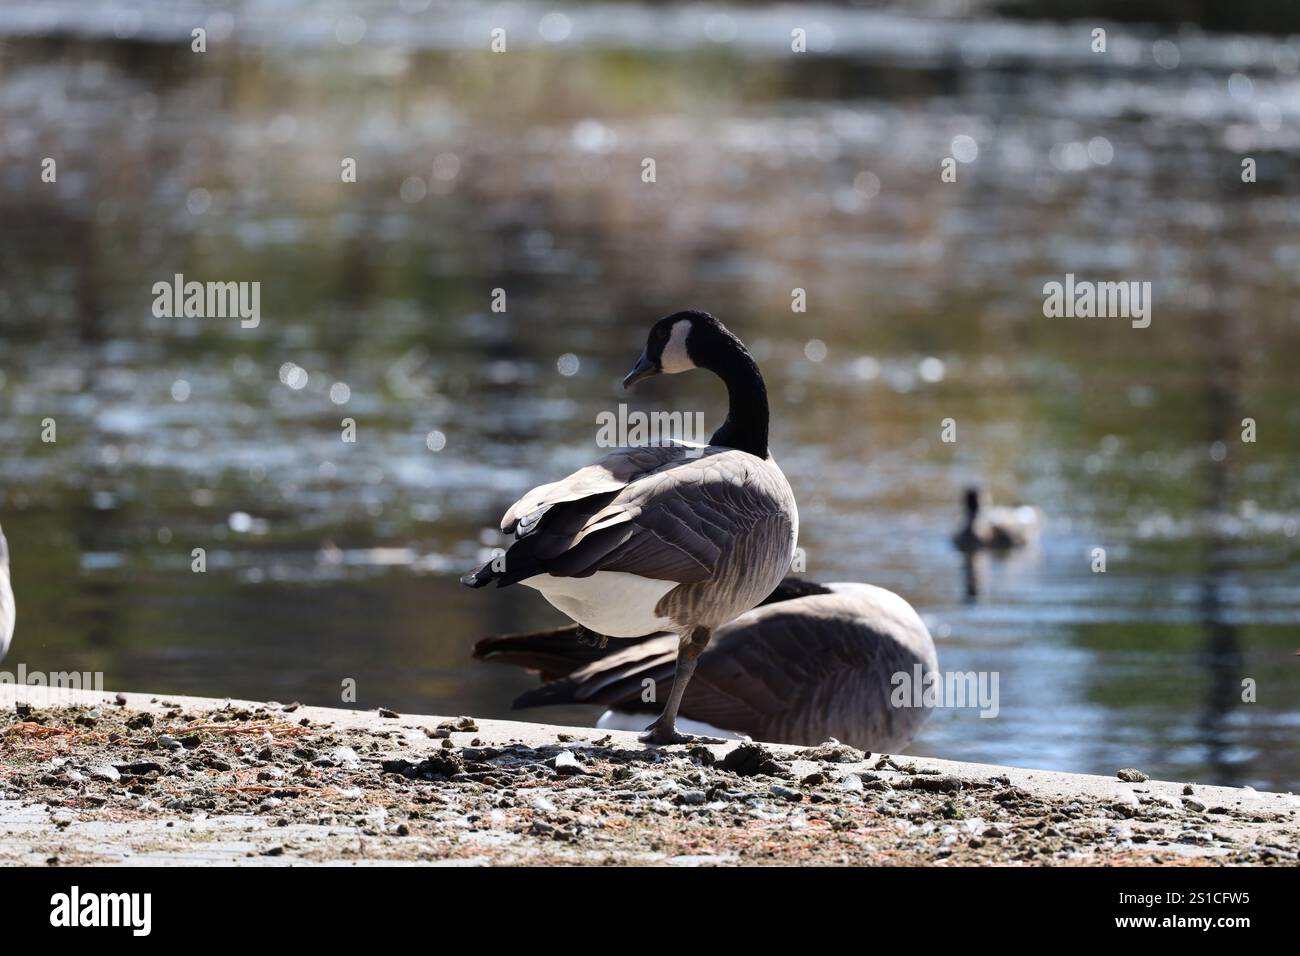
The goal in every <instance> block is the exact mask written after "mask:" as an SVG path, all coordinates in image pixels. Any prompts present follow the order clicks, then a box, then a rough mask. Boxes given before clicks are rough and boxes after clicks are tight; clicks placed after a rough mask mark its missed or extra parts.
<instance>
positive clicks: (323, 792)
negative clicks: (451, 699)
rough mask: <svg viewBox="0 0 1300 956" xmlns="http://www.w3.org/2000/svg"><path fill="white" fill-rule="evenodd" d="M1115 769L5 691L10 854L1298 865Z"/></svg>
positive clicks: (1273, 835) (1, 752) (1242, 825)
mask: <svg viewBox="0 0 1300 956" xmlns="http://www.w3.org/2000/svg"><path fill="white" fill-rule="evenodd" d="M1117 769H1119V768H1117ZM1125 776H1128V777H1132V778H1134V779H1132V780H1127V781H1126V780H1121V779H1119V778H1118V777H1116V778H1114V779H1108V778H1103V777H1096V776H1084V775H1076V774H1062V773H1054V772H1049V771H1034V770H1029V771H1026V770H1017V769H1013V768H1005V767H993V766H986V765H976V764H962V763H954V762H951V761H941V760H929V759H921V758H912V757H891V756H887V755H882V754H870V755H866V754H863V753H861V752H860V751H855V750H852V749H850V748H846V747H839V746H829V745H828V746H822V747H819V748H815V749H806V750H804V749H800V748H795V747H779V746H770V745H762V746H756V745H744V744H739V745H738V744H730V745H727V746H716V747H671V748H665V749H653V748H648V747H644V746H642V745H640V744H638V743H637V742H636V739H635V737H634V735H632V734H627V733H605V732H603V731H593V730H590V729H578V728H564V727H553V726H548V725H543V724H524V723H514V722H508V721H474V720H471V719H468V718H462V719H456V718H452V719H447V718H439V717H428V716H408V715H404V714H403V715H398V714H392V713H391V712H380V713H374V712H360V711H344V710H333V709H325V708H318V707H300V706H297V705H293V704H288V705H281V704H272V703H250V702H244V701H217V700H209V699H204V698H191V697H165V696H150V695H143V694H125V695H121V694H118V695H115V694H95V693H89V692H85V693H77V694H71V695H70V694H69V693H68V692H62V693H61V695H60V697H59V698H58V699H57V700H56V699H54V698H52V697H51V696H50V695H49V694H48V693H47V692H45V691H44V689H42V688H26V687H19V688H15V687H13V686H0V863H5V864H15V863H26V864H50V865H58V864H80V863H114V862H133V863H196V862H213V863H236V864H255V865H284V864H305V863H327V862H329V863H335V862H344V863H355V864H365V863H381V862H390V861H399V862H410V863H416V862H437V863H450V864H456V863H463V864H479V863H619V864H636V863H672V864H709V863H742V864H763V863H799V864H918V863H919V864H926V863H943V864H947V865H961V864H980V863H991V862H997V863H1017V864H1031V865H1038V864H1058V865H1094V864H1152V865H1168V864H1194V865H1205V864H1264V865H1271V864H1289V865H1295V864H1296V862H1297V851H1298V850H1300V817H1298V813H1300V799H1298V798H1296V797H1295V796H1292V795H1290V794H1274V793H1256V792H1254V791H1249V790H1234V789H1228V788H1222V787H1208V786H1207V787H1202V786H1199V785H1196V784H1184V783H1183V782H1177V783H1161V782H1153V781H1152V782H1148V781H1142V780H1140V779H1138V778H1140V776H1141V775H1140V774H1138V775H1133V774H1125Z"/></svg>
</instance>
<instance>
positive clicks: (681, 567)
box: [461, 311, 799, 744]
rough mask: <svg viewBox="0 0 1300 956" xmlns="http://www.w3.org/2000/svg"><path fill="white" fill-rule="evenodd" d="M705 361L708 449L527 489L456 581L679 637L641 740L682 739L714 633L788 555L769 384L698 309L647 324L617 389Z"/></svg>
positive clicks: (617, 633) (771, 581) (790, 525)
mask: <svg viewBox="0 0 1300 956" xmlns="http://www.w3.org/2000/svg"><path fill="white" fill-rule="evenodd" d="M692 368H705V369H708V370H709V371H711V372H713V373H714V374H716V375H717V376H718V377H719V378H721V379H722V381H723V382H724V383H725V384H726V386H727V396H728V400H729V407H728V411H727V420H726V421H725V422H724V423H723V425H722V427H721V428H719V429H718V430H717V431H716V432H714V433H713V436H712V437H711V438H710V439H709V444H708V445H706V446H705V445H699V444H698V443H694V442H682V441H672V442H667V443H664V444H662V445H658V446H650V447H636V448H622V449H619V450H618V451H615V452H613V453H612V454H609V455H606V456H605V457H604V458H602V459H600V461H598V462H596V463H595V464H592V465H588V466H587V467H586V468H583V469H580V470H579V471H576V472H574V473H573V474H572V475H570V476H569V477H567V478H564V479H561V480H560V481H557V482H554V483H552V484H549V485H542V486H540V487H537V488H534V489H533V490H532V491H530V492H528V493H527V494H526V495H524V496H523V497H522V498H520V499H519V500H518V501H517V502H515V503H514V505H512V506H511V508H510V510H509V511H507V512H506V514H505V517H504V518H502V519H501V530H502V531H503V532H504V533H506V534H513V535H514V537H515V539H516V540H515V542H514V544H512V545H511V546H510V549H509V550H508V551H506V553H505V555H504V556H503V557H498V558H495V559H493V560H490V561H488V562H487V563H485V564H484V565H482V566H481V567H479V568H477V569H476V570H474V571H472V572H470V573H469V574H467V575H465V576H464V577H463V578H461V582H462V583H464V584H466V585H468V586H469V587H475V588H480V587H483V586H484V585H486V584H488V583H490V582H493V581H495V582H496V584H497V586H498V587H504V586H505V585H508V584H515V583H520V584H524V585H526V586H528V587H531V588H535V589H536V590H538V591H540V592H541V593H542V595H543V596H544V597H545V598H546V600H548V601H549V602H550V603H551V604H553V605H554V606H555V607H556V608H558V609H559V610H561V611H563V612H564V613H565V614H566V615H568V616H569V617H570V618H571V619H573V620H574V621H576V622H577V623H578V624H580V625H582V627H584V628H586V629H588V630H590V631H594V632H596V633H597V634H600V635H603V636H606V637H622V638H628V637H641V636H644V635H646V634H653V633H656V632H659V631H668V632H670V633H671V634H673V635H675V636H676V640H677V650H676V654H675V662H676V663H675V670H674V675H675V677H674V681H673V687H672V691H671V693H669V695H668V700H667V703H666V704H665V705H664V708H663V712H662V713H661V714H660V715H659V717H658V719H657V720H655V721H654V723H652V724H651V725H650V726H649V727H647V728H646V730H645V732H644V733H643V734H642V735H641V739H642V740H643V741H644V742H646V743H655V744H670V743H686V742H690V741H691V740H694V739H696V738H692V737H690V736H689V735H686V734H681V733H678V731H677V726H676V720H677V709H678V706H679V705H680V703H681V699H682V694H683V693H684V692H685V690H686V687H687V685H688V684H689V683H690V680H691V675H692V674H693V673H694V672H695V665H696V660H697V658H698V657H699V656H700V654H701V653H702V652H703V651H704V649H705V647H707V646H708V643H709V638H710V636H711V635H712V633H713V631H714V630H716V629H717V628H718V627H720V626H722V625H723V624H725V623H727V622H728V621H730V620H731V619H732V618H734V617H736V616H737V615H739V614H743V613H744V612H745V611H747V610H749V609H750V608H752V607H754V606H755V605H756V604H758V602H759V601H761V600H762V599H763V598H764V597H765V596H767V595H768V594H769V593H771V591H772V590H773V588H775V587H776V585H777V584H778V583H779V582H780V581H781V578H782V576H783V575H784V574H785V572H786V569H788V568H789V566H790V560H791V558H792V557H793V555H794V547H795V539H796V536H797V534H798V526H799V516H798V512H797V510H796V508H795V502H794V495H793V493H792V492H791V491H790V485H789V483H788V482H787V481H786V479H785V475H783V474H782V473H781V469H780V468H778V467H777V466H776V463H775V462H774V461H773V460H772V458H771V456H770V455H769V454H768V449H767V429H768V407H767V388H766V386H765V385H764V384H763V376H762V375H761V374H759V371H758V365H757V364H756V363H755V362H754V359H753V357H752V356H751V355H750V354H749V351H748V349H746V348H745V346H744V345H743V344H742V343H741V341H740V339H738V338H737V337H736V336H735V335H733V334H732V333H731V332H730V331H729V330H728V329H727V328H726V327H725V326H724V325H723V324H722V323H721V322H719V321H718V320H717V319H715V318H714V317H713V316H711V315H709V314H707V313H705V312H695V311H689V312H677V313H675V314H673V315H670V316H668V317H667V318H663V319H660V320H659V321H658V322H656V323H655V324H654V326H653V327H652V328H651V329H650V334H649V336H648V337H647V339H646V347H645V351H644V352H642V353H641V358H640V359H639V360H638V361H637V363H636V365H635V366H634V367H633V369H632V371H631V372H629V373H628V375H627V377H626V378H625V379H623V387H624V388H628V387H630V386H631V385H633V384H634V383H636V382H639V381H640V380H641V379H644V378H649V377H650V376H652V375H658V374H660V373H669V374H673V373H677V372H685V371H687V370H688V369H692Z"/></svg>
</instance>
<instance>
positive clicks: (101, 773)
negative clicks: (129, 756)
mask: <svg viewBox="0 0 1300 956" xmlns="http://www.w3.org/2000/svg"><path fill="white" fill-rule="evenodd" d="M90 775H91V776H92V777H94V778H95V779H96V780H112V781H116V780H121V779H122V775H121V774H120V773H118V771H117V768H116V767H95V768H94V769H93V770H91V771H90Z"/></svg>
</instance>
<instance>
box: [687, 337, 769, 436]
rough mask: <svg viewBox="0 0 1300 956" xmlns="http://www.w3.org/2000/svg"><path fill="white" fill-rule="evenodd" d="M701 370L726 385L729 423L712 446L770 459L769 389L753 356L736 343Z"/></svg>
mask: <svg viewBox="0 0 1300 956" xmlns="http://www.w3.org/2000/svg"><path fill="white" fill-rule="evenodd" d="M701 367H702V368H707V369H708V370H709V371H711V372H713V373H714V374H715V375H717V376H718V377H719V378H720V379H722V381H723V383H724V384H726V386H727V404H728V407H727V420H726V421H725V422H723V423H722V427H721V428H719V429H718V430H717V431H716V432H714V433H713V437H712V438H710V439H709V444H710V445H723V446H725V447H727V448H737V449H739V450H740V451H747V452H749V453H750V454H751V455H755V456H757V457H759V458H767V424H768V408H767V386H766V385H765V384H763V376H762V373H760V372H759V370H758V363H756V362H755V361H754V358H753V356H752V355H750V354H749V352H748V350H746V349H745V347H744V346H743V345H741V344H740V342H739V341H736V343H735V345H734V346H733V347H731V348H728V349H725V350H719V352H718V354H716V355H714V356H710V358H709V360H708V361H707V363H701Z"/></svg>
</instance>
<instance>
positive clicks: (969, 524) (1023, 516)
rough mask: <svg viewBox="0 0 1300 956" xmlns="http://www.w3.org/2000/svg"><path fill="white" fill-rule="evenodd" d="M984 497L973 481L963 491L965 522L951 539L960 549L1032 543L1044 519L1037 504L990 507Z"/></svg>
mask: <svg viewBox="0 0 1300 956" xmlns="http://www.w3.org/2000/svg"><path fill="white" fill-rule="evenodd" d="M983 499H984V495H983V493H982V492H981V491H980V489H979V488H977V487H975V486H973V485H972V486H971V487H969V488H967V489H966V491H965V492H964V493H963V495H962V501H963V503H964V505H965V508H966V523H965V524H964V525H962V527H961V530H960V531H958V532H957V534H956V535H954V536H953V539H952V542H953V544H955V545H956V546H957V549H958V550H960V551H978V550H980V549H982V548H988V549H990V550H993V551H1006V550H1009V549H1011V548H1019V547H1023V546H1024V545H1027V544H1030V543H1031V542H1033V541H1034V540H1035V539H1036V538H1037V537H1038V531H1039V527H1040V525H1041V524H1042V521H1041V518H1040V516H1039V513H1038V509H1037V508H1032V507H1030V506H1028V505H1020V506H1019V507H1016V508H989V507H986V506H985V505H984V500H983Z"/></svg>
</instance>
